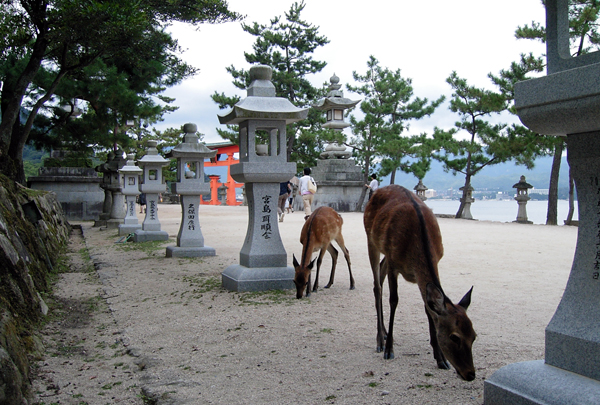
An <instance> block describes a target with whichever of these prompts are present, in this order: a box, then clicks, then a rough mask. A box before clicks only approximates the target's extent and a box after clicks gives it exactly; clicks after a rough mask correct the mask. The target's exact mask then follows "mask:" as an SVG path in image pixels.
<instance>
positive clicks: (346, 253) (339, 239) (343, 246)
mask: <svg viewBox="0 0 600 405" xmlns="http://www.w3.org/2000/svg"><path fill="white" fill-rule="evenodd" d="M335 240H336V242H337V244H338V245H339V246H340V248H341V249H342V252H343V253H344V258H345V259H346V263H348V272H349V273H350V289H351V290H354V277H352V267H351V265H350V252H349V251H348V249H347V248H346V244H345V243H344V237H343V236H342V234H341V233H340V234H339V236H338V237H337V238H336V239H335Z"/></svg>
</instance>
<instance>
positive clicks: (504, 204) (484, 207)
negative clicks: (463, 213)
mask: <svg viewBox="0 0 600 405" xmlns="http://www.w3.org/2000/svg"><path fill="white" fill-rule="evenodd" d="M425 203H426V204H427V205H428V206H429V208H431V209H432V210H433V212H434V213H436V214H450V215H456V211H458V207H459V206H460V201H458V200H432V199H429V200H427V201H425ZM518 211H519V206H518V204H517V202H516V201H514V200H476V201H475V202H474V203H472V204H471V215H472V216H473V219H478V220H480V221H498V222H512V221H515V220H516V219H517V213H518ZM547 212H548V201H528V202H527V219H528V220H529V221H531V222H533V223H534V224H545V223H546V216H547ZM568 213H569V202H568V201H567V200H558V218H557V219H558V221H557V222H558V224H559V225H562V224H564V220H565V219H567V214H568ZM578 219H579V214H578V211H577V201H575V211H574V213H573V220H574V221H576V220H578Z"/></svg>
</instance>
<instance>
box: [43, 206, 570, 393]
mask: <svg viewBox="0 0 600 405" xmlns="http://www.w3.org/2000/svg"><path fill="white" fill-rule="evenodd" d="M515 210H516V208H515ZM199 213H200V224H201V226H202V231H203V235H204V238H205V244H206V245H208V246H211V247H214V248H215V249H216V251H217V256H215V257H208V258H194V259H182V258H166V257H165V247H166V246H168V245H169V244H175V237H176V235H177V231H178V229H179V223H180V221H181V210H180V207H179V206H177V205H160V206H159V219H160V221H161V224H162V229H163V230H166V231H167V232H168V233H169V235H170V237H171V239H170V240H169V241H168V242H165V243H159V242H146V243H138V244H134V243H115V242H116V241H117V240H119V237H118V236H117V232H116V231H113V230H101V229H99V228H93V227H92V226H91V225H92V224H91V223H81V224H79V225H81V231H80V232H75V233H74V235H73V238H72V240H71V246H70V252H71V253H70V254H69V256H70V258H71V264H70V266H69V269H68V270H67V271H66V272H64V273H62V274H61V275H60V277H59V281H58V282H57V284H56V287H55V295H54V299H53V302H51V310H52V315H51V317H50V318H49V321H48V323H47V324H46V326H45V327H44V329H43V339H44V343H45V344H46V347H47V352H46V356H45V358H44V359H43V360H40V361H39V362H38V363H37V367H36V368H37V370H36V373H37V378H36V379H35V381H34V382H33V384H34V390H35V392H36V393H37V394H36V400H37V401H38V403H40V404H54V403H60V404H115V403H122V404H144V403H157V404H242V403H243V404H249V403H251V404H288V403H289V404H292V403H303V404H305V403H308V404H327V403H329V404H379V403H381V404H399V403H402V404H429V403H432V404H433V403H436V404H440V403H443V404H456V405H459V404H460V405H465V404H482V403H483V383H484V380H485V379H486V378H487V377H489V376H490V375H491V374H493V373H494V371H495V370H497V369H498V368H500V367H502V366H504V365H506V364H509V363H514V362H518V361H527V360H534V359H540V358H543V353H544V328H545V327H546V325H547V324H548V322H549V321H550V318H551V317H552V315H553V313H554V311H555V309H556V307H557V305H558V303H559V300H560V297H561V295H562V292H563V290H564V287H565V285H566V281H567V278H568V275H569V272H570V269H571V264H572V261H573V254H574V250H575V242H576V238H577V228H573V227H564V226H560V227H547V226H543V225H521V224H514V223H496V222H483V221H467V220H455V219H447V218H440V219H439V224H440V228H441V231H442V237H443V241H444V251H445V256H444V258H443V259H442V260H441V261H440V277H441V282H442V285H443V287H444V290H445V291H446V293H447V294H448V295H449V296H450V298H451V299H453V300H454V301H458V300H459V299H460V298H461V297H462V296H463V295H464V293H466V292H467V291H468V289H469V288H470V287H471V286H472V285H473V286H474V290H473V297H472V303H471V307H470V308H469V315H470V317H471V320H472V321H473V325H474V328H475V330H476V332H477V334H478V338H477V340H476V342H475V344H474V348H473V354H474V361H475V366H476V369H477V378H476V379H475V381H472V382H465V381H463V380H461V379H460V378H459V377H458V375H457V374H456V373H455V372H454V370H452V371H448V370H439V369H437V368H436V364H435V361H434V359H433V355H432V353H431V347H430V345H429V333H428V327H427V318H426V316H425V313H424V310H423V303H422V300H421V297H420V295H419V293H418V290H417V288H416V286H415V285H412V284H409V283H406V282H404V281H401V282H400V305H399V310H398V313H397V315H396V326H397V327H396V330H395V332H396V333H395V334H394V335H395V336H394V337H395V340H396V346H395V347H396V358H395V359H394V360H383V357H382V355H381V354H378V353H376V352H375V336H376V329H375V324H376V317H375V308H374V301H373V292H372V283H373V281H372V275H371V270H370V268H369V264H368V258H367V248H366V236H365V232H364V228H363V225H362V214H358V213H344V214H342V216H343V218H344V227H343V235H344V239H345V240H346V244H347V247H348V249H349V250H350V256H351V260H352V268H353V273H354V277H355V279H356V290H353V291H350V290H349V289H348V287H349V279H348V273H347V267H346V263H345V260H344V259H343V257H342V256H340V260H339V262H338V269H337V271H336V280H335V284H334V285H333V287H332V288H331V289H329V290H323V289H321V290H319V291H318V292H317V293H315V294H313V295H312V296H311V297H310V298H308V299H307V298H304V299H302V300H296V299H295V292H292V291H286V292H267V293H234V292H228V291H225V290H223V289H222V288H221V287H220V273H221V272H222V271H223V270H224V269H225V268H226V267H227V266H229V265H230V264H234V263H238V260H239V251H240V249H241V246H242V244H243V239H244V237H245V234H246V227H247V217H248V215H247V208H246V207H221V206H216V207H215V206H201V207H200V212H199ZM303 216H304V215H303V213H302V212H296V213H293V214H289V215H286V217H285V221H284V222H283V223H280V224H279V226H280V232H281V235H282V239H283V242H284V246H285V248H286V250H287V253H288V263H289V265H290V266H291V262H292V253H295V254H296V256H297V257H298V256H299V255H300V253H301V245H300V243H299V236H300V229H301V227H302V225H303V223H304V220H303ZM142 220H143V218H142V217H141V216H140V223H141V221H142ZM330 266H331V261H330V256H329V255H326V258H325V259H324V261H323V269H324V271H323V272H322V273H323V274H321V280H320V285H325V284H326V282H327V279H328V277H329V268H330ZM385 292H386V293H387V287H386V288H385ZM386 297H387V295H386V296H385V297H384V300H385V301H384V311H385V313H386V315H387V314H388V313H389V311H388V306H387V298H386Z"/></svg>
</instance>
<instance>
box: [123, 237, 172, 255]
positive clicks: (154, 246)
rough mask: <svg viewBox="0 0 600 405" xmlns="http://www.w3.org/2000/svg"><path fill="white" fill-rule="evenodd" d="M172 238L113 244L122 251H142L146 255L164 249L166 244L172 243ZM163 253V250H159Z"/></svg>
mask: <svg viewBox="0 0 600 405" xmlns="http://www.w3.org/2000/svg"><path fill="white" fill-rule="evenodd" d="M172 242H173V241H172V240H170V239H169V240H151V241H147V242H137V243H135V242H131V243H129V242H128V243H117V244H115V245H116V247H117V249H119V250H120V251H122V252H132V251H138V252H144V253H146V254H147V255H148V256H155V255H156V253H157V251H159V250H161V251H162V250H164V249H165V248H166V245H168V244H170V243H172ZM161 253H163V254H164V252H161Z"/></svg>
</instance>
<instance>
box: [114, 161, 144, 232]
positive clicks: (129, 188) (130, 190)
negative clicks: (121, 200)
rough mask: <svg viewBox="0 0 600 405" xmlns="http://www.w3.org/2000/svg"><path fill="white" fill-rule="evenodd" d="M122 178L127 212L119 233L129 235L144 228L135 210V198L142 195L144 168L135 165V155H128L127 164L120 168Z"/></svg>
mask: <svg viewBox="0 0 600 405" xmlns="http://www.w3.org/2000/svg"><path fill="white" fill-rule="evenodd" d="M119 173H121V178H122V193H123V195H124V196H125V205H126V214H125V219H124V221H123V223H122V224H120V225H119V235H128V234H130V233H133V232H135V231H137V230H138V229H142V225H141V224H139V223H138V218H137V215H136V210H135V198H136V197H137V196H138V195H140V175H141V174H142V169H140V168H139V167H137V166H136V165H135V155H134V154H133V153H132V154H129V155H127V164H126V165H125V166H123V167H122V168H120V169H119Z"/></svg>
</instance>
